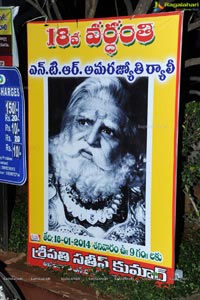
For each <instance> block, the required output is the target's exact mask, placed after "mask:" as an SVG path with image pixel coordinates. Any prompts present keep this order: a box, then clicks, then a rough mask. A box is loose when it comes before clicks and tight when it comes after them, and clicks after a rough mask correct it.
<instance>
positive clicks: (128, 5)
mask: <svg viewBox="0 0 200 300" xmlns="http://www.w3.org/2000/svg"><path fill="white" fill-rule="evenodd" d="M124 4H125V5H126V9H127V14H128V16H132V15H133V7H132V4H131V1H130V0H124Z"/></svg>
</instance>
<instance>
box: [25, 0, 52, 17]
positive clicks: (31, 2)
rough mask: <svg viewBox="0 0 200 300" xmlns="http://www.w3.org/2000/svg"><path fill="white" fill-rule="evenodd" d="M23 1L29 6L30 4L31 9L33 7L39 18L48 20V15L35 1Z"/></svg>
mask: <svg viewBox="0 0 200 300" xmlns="http://www.w3.org/2000/svg"><path fill="white" fill-rule="evenodd" d="M25 1H26V2H28V3H29V4H31V5H32V6H33V7H35V9H36V10H38V11H39V12H40V14H41V16H43V17H44V18H45V20H47V19H48V15H47V14H46V13H45V11H44V10H43V9H42V7H41V6H40V5H39V3H38V1H37V0H36V1H35V2H34V1H33V0H25Z"/></svg>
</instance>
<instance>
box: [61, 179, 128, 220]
mask: <svg viewBox="0 0 200 300" xmlns="http://www.w3.org/2000/svg"><path fill="white" fill-rule="evenodd" d="M60 196H61V199H62V201H63V203H64V205H65V208H66V210H67V212H68V213H70V215H72V216H73V217H74V218H78V219H79V221H81V222H82V221H87V222H88V223H89V224H91V225H95V224H96V223H98V222H100V223H105V222H106V221H107V220H111V219H112V218H113V216H114V215H116V214H117V213H118V212H119V208H120V206H121V204H122V199H123V196H124V195H123V193H120V194H116V195H114V196H112V197H109V201H108V204H107V206H106V207H104V208H102V209H100V208H97V209H92V208H86V207H85V206H84V205H83V204H82V202H81V198H80V196H79V194H78V192H77V191H75V189H73V188H72V187H71V186H70V185H61V186H60ZM105 202H106V201H105Z"/></svg>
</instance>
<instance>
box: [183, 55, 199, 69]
mask: <svg viewBox="0 0 200 300" xmlns="http://www.w3.org/2000/svg"><path fill="white" fill-rule="evenodd" d="M197 65H200V57H195V58H190V59H187V60H186V61H185V68H188V67H192V66H197Z"/></svg>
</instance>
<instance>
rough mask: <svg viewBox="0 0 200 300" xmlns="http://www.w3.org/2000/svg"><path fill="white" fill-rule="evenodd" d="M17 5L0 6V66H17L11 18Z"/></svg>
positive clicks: (14, 14) (15, 44) (15, 13)
mask: <svg viewBox="0 0 200 300" xmlns="http://www.w3.org/2000/svg"><path fill="white" fill-rule="evenodd" d="M18 10H19V7H18V6H16V7H14V6H7V7H0V66H1V67H4V66H16V67H18V66H19V59H18V50H17V41H16V37H15V30H14V24H13V20H14V18H15V16H16V15H17V13H18Z"/></svg>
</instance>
